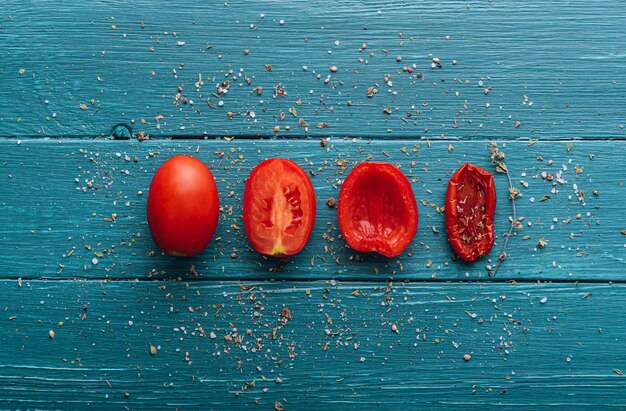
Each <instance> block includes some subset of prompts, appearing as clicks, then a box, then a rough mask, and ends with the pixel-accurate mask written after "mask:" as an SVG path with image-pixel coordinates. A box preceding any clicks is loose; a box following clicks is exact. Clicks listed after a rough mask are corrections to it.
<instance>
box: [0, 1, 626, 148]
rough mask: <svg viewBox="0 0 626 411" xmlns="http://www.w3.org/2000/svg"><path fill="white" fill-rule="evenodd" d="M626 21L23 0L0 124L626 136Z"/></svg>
mask: <svg viewBox="0 0 626 411" xmlns="http://www.w3.org/2000/svg"><path fill="white" fill-rule="evenodd" d="M281 21H283V23H282V24H281ZM142 22H143V23H144V26H143V28H142ZM113 26H115V30H114V29H113ZM625 26H626V8H624V7H623V2H621V1H620V0H607V1H603V2H599V3H594V4H593V7H589V4H588V2H586V1H582V0H574V1H565V0H559V1H553V2H550V3H548V4H546V2H544V1H539V0H530V1H524V2H514V1H499V2H474V3H468V2H458V1H451V0H447V1H440V0H424V1H419V2H392V1H368V2H361V1H356V0H338V1H327V0H324V1H318V2H314V3H309V2H292V1H285V0H275V1H271V2H263V3H259V2H257V1H253V0H245V1H229V2H226V3H222V2H220V3H219V4H218V3H215V2H197V1H191V0H181V1H176V2H170V3H168V6H167V7H163V5H162V3H160V2H155V1H151V0H138V1H133V2H126V1H120V0H113V1H94V2H90V3H89V5H85V4H84V2H82V1H78V0H69V1H64V2H63V4H62V5H59V3H58V2H52V1H45V2H42V1H32V0H31V1H21V0H20V1H17V0H7V1H4V2H3V7H2V10H1V11H0V39H1V44H0V45H1V47H0V61H2V64H0V85H1V87H0V136H20V137H22V138H25V137H27V136H80V137H96V136H108V135H110V131H111V127H112V126H113V125H114V124H117V123H120V122H123V123H127V124H129V125H132V126H133V131H134V132H139V131H143V132H146V133H148V134H150V135H166V136H171V135H183V136H202V135H204V134H205V133H206V134H208V135H211V136H215V135H217V136H222V135H238V136H244V135H245V136H273V135H274V132H273V129H274V127H275V126H280V128H281V131H280V132H279V133H278V135H279V136H293V137H296V136H301V135H309V136H327V135H333V136H339V137H343V136H346V135H349V136H368V137H373V136H375V137H383V136H385V137H388V138H393V137H410V138H423V137H425V138H431V139H434V138H438V137H440V136H442V135H443V136H445V137H447V138H512V139H516V138H528V137H532V138H549V139H572V138H576V139H584V138H593V139H604V138H618V139H624V138H625V136H626V134H625V133H626V131H625V130H624V128H623V125H624V110H623V108H624V107H625V106H626V92H625V90H624V84H626V54H625V53H624V47H623V46H624V44H626V30H624V27H625ZM174 32H175V33H176V36H174V35H173V33H174ZM179 42H180V43H179ZM363 43H365V44H366V45H367V48H366V49H365V50H363V51H361V46H362V44H363ZM151 47H153V48H154V51H153V52H151V51H150V48H151ZM244 50H249V54H248V55H244ZM383 50H384V51H383ZM370 52H371V53H374V55H373V57H370V56H369V53H370ZM397 56H400V57H401V58H402V61H401V62H397V61H396V57H397ZM360 58H362V59H363V62H359V59H360ZM432 58H439V59H440V61H441V63H442V68H441V69H439V68H436V67H434V68H433V67H431V63H432ZM453 60H456V61H457V64H456V65H453V63H452V62H453ZM266 65H271V66H272V71H271V72H270V71H268V70H267V69H266ZM413 65H415V69H414V72H413V73H408V72H404V71H403V67H411V68H413ZM305 66H306V70H305V69H303V67H305ZM330 66H336V67H337V71H336V72H334V73H333V72H331V71H330V69H329V68H330ZM21 70H23V72H22V71H21ZM230 70H233V72H232V74H231V75H229V77H228V78H227V77H226V74H229V71H230ZM21 73H23V74H21ZM199 73H202V78H203V80H204V85H202V87H201V88H200V90H196V89H197V87H196V86H195V83H196V82H198V74H199ZM239 73H242V74H241V75H240V74H239ZM418 73H422V74H423V78H418V76H417V74H418ZM387 74H388V75H390V77H389V78H388V79H387V80H386V79H385V77H386V75H387ZM317 75H320V79H317V77H316V76H317ZM233 76H237V77H238V79H237V80H235V79H234V78H233ZM244 76H247V77H248V78H249V79H250V82H251V84H250V85H248V84H247V82H246V81H245V80H244V81H242V78H243V77H244ZM327 76H330V80H329V81H328V83H327V84H326V83H325V79H326V77H327ZM227 80H229V81H230V82H231V85H232V86H231V87H230V89H229V90H228V93H227V94H223V95H222V96H220V97H215V96H213V95H212V93H214V92H216V90H217V86H219V85H220V84H221V83H222V82H224V81H227ZM444 80H445V82H444ZM386 82H388V84H386ZM259 86H261V87H263V92H262V95H257V93H256V92H255V90H256V89H257V87H259ZM178 87H182V92H181V96H180V99H179V100H178V101H176V99H175V98H176V94H177V93H178ZM275 87H276V88H277V90H279V89H282V88H284V91H285V92H286V95H285V97H274V88H275ZM369 87H374V88H376V89H377V90H378V93H377V94H376V95H375V96H374V97H373V98H368V97H367V90H368V88H369ZM485 90H489V91H488V95H486V94H485ZM457 92H458V93H459V95H458V96H457V95H456V93H457ZM525 96H526V97H525ZM183 97H184V98H186V99H187V100H188V103H187V104H182V98H183ZM207 97H210V98H211V105H214V106H215V108H211V107H210V106H209V105H208V104H207V102H206V99H207ZM91 100H93V104H91V103H90V101H91ZM297 100H301V105H300V106H297V105H296V101H297ZM191 101H193V104H191ZM219 101H223V103H224V104H223V106H222V107H218V106H217V104H218V102H219ZM348 101H351V102H352V105H351V106H349V105H348ZM81 104H82V105H84V106H82V107H83V108H84V110H83V109H81ZM291 107H295V108H296V109H297V118H296V117H294V116H292V115H290V114H289V111H288V110H289V109H290V108H291ZM387 107H389V108H390V109H391V110H392V113H391V114H390V115H387V114H385V113H384V112H383V109H385V108H387ZM396 109H397V111H396ZM229 111H231V112H233V113H235V114H234V117H233V119H232V120H228V117H227V113H228V112H229ZM252 112H253V113H254V116H253V115H251V114H250V113H252ZM281 112H282V113H285V115H286V117H285V120H284V121H280V120H279V116H280V113H281ZM408 112H411V113H412V116H411V117H408V114H407V113H408ZM158 116H163V118H162V119H161V120H160V121H159V122H158V123H157V122H156V121H155V118H156V117H158ZM142 118H143V119H145V120H146V124H141V123H140V119H142ZM402 118H405V119H406V121H403V120H402ZM299 119H303V120H304V121H306V123H308V124H309V125H310V126H309V127H308V129H304V128H303V127H300V126H299V123H298V121H299ZM133 121H134V124H132V122H133ZM516 122H519V127H516V124H517V123H516ZM318 123H328V126H327V127H326V128H324V129H318V128H317V127H316V125H317V124H318ZM157 125H158V126H160V128H157ZM287 126H289V127H290V128H291V129H290V130H289V131H286V130H285V129H286V127H287Z"/></svg>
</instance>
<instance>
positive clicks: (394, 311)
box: [0, 280, 626, 410]
mask: <svg viewBox="0 0 626 411" xmlns="http://www.w3.org/2000/svg"><path fill="white" fill-rule="evenodd" d="M0 286H1V287H2V289H3V290H5V292H3V295H4V297H3V299H2V303H0V306H1V307H2V313H1V315H0V328H1V329H2V330H3V333H2V334H1V335H0V342H1V343H2V346H3V349H2V350H0V382H1V384H0V407H2V408H15V409H18V408H19V409H26V408H37V409H46V410H48V409H65V410H67V409H87V408H94V409H103V408H111V409H122V408H123V407H124V406H125V407H128V409H170V410H171V409H175V408H176V407H178V408H179V409H217V410H223V409H234V408H237V409H239V408H244V407H246V408H247V407H250V408H253V409H271V408H272V406H273V404H274V403H275V402H276V401H278V402H280V403H282V404H283V405H284V407H285V409H286V410H289V409H297V410H300V409H320V407H323V408H327V407H329V408H357V407H358V408H361V409H363V408H375V407H380V408H382V409H397V407H398V406H400V405H403V406H409V407H411V408H415V409H417V408H420V409H421V408H428V409H450V408H454V409H475V408H478V407H480V408H481V409H482V408H483V407H494V406H496V405H498V406H507V407H510V408H516V409H533V410H534V409H549V408H552V407H563V408H567V409H584V408H589V407H592V406H594V405H598V404H602V405H603V406H605V407H607V408H608V407H615V408H623V407H626V402H625V398H624V395H623V393H624V390H625V389H626V379H625V378H626V377H623V376H620V375H618V374H617V372H618V371H619V370H626V358H625V357H624V353H623V349H622V348H623V343H622V342H623V341H622V336H623V329H624V327H625V326H626V324H625V319H624V315H623V308H622V305H621V304H620V303H619V302H620V301H623V299H624V298H626V288H624V286H622V285H613V286H610V285H600V284H597V285H590V284H579V285H578V286H577V287H576V286H574V285H573V284H560V285H559V284H517V285H510V284H484V285H481V284H476V283H474V284H472V283H456V284H432V283H431V284H428V283H413V284H402V283H393V284H391V283H390V284H388V285H385V284H384V283H382V284H372V283H359V282H350V283H342V282H338V283H336V284H334V283H333V284H331V283H330V282H306V283H298V282H290V283H283V282H277V283H267V282H260V283H249V284H247V285H245V286H244V285H243V284H242V283H232V282H227V283H218V282H213V283H207V282H198V281H194V282H161V281H158V282H152V281H141V282H134V281H116V282H112V283H107V282H100V281H87V282H85V281H82V282H72V281H50V282H44V281H38V280H35V281H24V282H23V283H22V287H21V288H20V287H18V284H17V282H16V281H6V280H5V281H1V282H0ZM285 307H286V308H288V309H289V310H290V315H291V317H292V319H291V320H289V321H285V320H284V317H283V315H282V314H283V310H284V308H285ZM59 322H62V323H63V324H62V326H59ZM394 325H395V326H396V329H397V333H396V332H394V331H393V329H392V327H393V326H394ZM50 330H53V331H54V339H51V338H50V337H49V331H50ZM248 330H249V331H248ZM274 330H275V331H274ZM274 333H275V336H276V337H275V339H274V338H273V337H272V335H273V334H274ZM257 344H258V345H257ZM150 345H152V346H153V347H154V348H155V351H154V353H155V355H151V351H150ZM464 354H469V355H470V356H471V359H470V360H469V361H464V359H463V357H464ZM615 370H618V371H615ZM277 380H278V381H282V384H281V383H277V382H276V381H277ZM242 387H247V388H245V389H242ZM126 393H127V394H128V395H126ZM255 401H258V404H259V406H256V405H255Z"/></svg>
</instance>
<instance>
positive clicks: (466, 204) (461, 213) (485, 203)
mask: <svg viewBox="0 0 626 411" xmlns="http://www.w3.org/2000/svg"><path fill="white" fill-rule="evenodd" d="M495 213H496V187H495V185H494V183H493V176H492V175H491V173H490V172H488V171H486V170H483V169H482V168H480V167H476V166H475V165H473V164H472V163H465V164H464V165H463V166H462V167H461V168H459V169H458V170H457V172H456V173H454V175H453V176H452V178H451V179H450V182H449V183H448V192H447V194H446V207H445V214H446V229H447V231H448V240H449V241H450V245H451V246H452V249H453V250H454V251H455V252H456V253H457V254H458V255H459V257H461V258H462V259H463V260H465V261H469V262H472V261H476V260H477V259H478V258H480V257H482V256H485V255H487V254H489V251H491V248H492V247H493V240H494V228H493V218H494V215H495Z"/></svg>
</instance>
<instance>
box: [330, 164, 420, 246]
mask: <svg viewBox="0 0 626 411" xmlns="http://www.w3.org/2000/svg"><path fill="white" fill-rule="evenodd" d="M337 208H338V217H339V229H340V230H341V235H342V236H343V238H345V240H346V241H347V242H348V245H349V246H350V247H352V248H353V249H354V250H357V251H364V252H370V251H375V252H377V253H379V254H382V255H384V256H386V257H395V256H397V255H400V254H402V252H403V251H404V250H405V249H406V248H407V247H408V245H409V244H410V243H411V241H413V237H415V234H416V233H417V222H418V212H417V203H416V202H415V197H414V195H413V189H412V188H411V183H410V182H409V180H407V178H406V177H405V176H404V174H403V173H402V171H400V170H399V169H398V168H396V167H395V166H394V165H392V164H390V163H377V162H365V163H361V164H359V165H358V166H356V167H355V168H354V169H353V170H352V172H351V173H350V174H349V175H348V177H347V178H346V179H345V181H344V182H343V184H342V186H341V191H340V192H339V203H338V206H337Z"/></svg>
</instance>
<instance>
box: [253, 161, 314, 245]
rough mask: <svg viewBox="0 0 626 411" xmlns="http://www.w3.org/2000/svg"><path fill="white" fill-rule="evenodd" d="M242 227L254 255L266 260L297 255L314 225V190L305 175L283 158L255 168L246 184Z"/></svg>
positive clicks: (264, 162)
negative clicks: (253, 250)
mask: <svg viewBox="0 0 626 411" xmlns="http://www.w3.org/2000/svg"><path fill="white" fill-rule="evenodd" d="M243 223H244V228H245V231H246V236H247V237H248V240H249V241H250V243H252V246H253V247H254V249H255V250H256V251H257V252H259V253H261V254H263V255H267V256H270V257H289V256H292V255H295V254H297V253H298V252H300V250H302V249H303V248H304V246H305V245H306V243H307V241H308V240H309V237H310V236H311V232H312V231H313V226H314V224H315V190H314V189H313V184H311V180H310V179H309V176H308V175H307V174H306V172H305V171H304V170H302V168H300V166H298V165H297V164H296V163H294V162H293V161H291V160H287V159H285V158H272V159H269V160H265V161H263V162H261V163H260V164H258V165H257V166H256V167H255V168H254V169H253V170H252V171H251V172H250V176H249V177H248V180H247V181H246V188H245V189H244V193H243Z"/></svg>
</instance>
